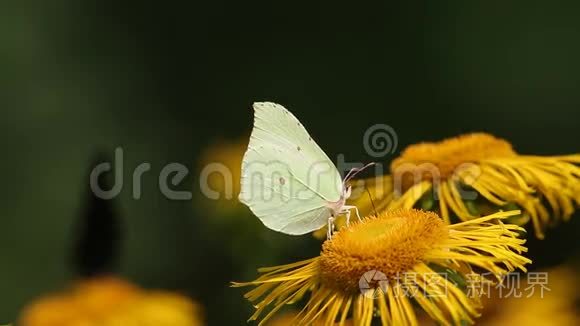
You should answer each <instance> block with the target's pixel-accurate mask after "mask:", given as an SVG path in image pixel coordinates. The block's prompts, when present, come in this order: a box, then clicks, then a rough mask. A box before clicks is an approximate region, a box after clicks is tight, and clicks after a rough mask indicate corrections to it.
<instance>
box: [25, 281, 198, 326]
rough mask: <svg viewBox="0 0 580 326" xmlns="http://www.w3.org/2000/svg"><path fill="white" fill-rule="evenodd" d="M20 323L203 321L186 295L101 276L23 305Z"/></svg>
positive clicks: (176, 324) (189, 325)
mask: <svg viewBox="0 0 580 326" xmlns="http://www.w3.org/2000/svg"><path fill="white" fill-rule="evenodd" d="M19 325H22V326H97V325H99V326H116V325H123V326H141V325H167V326H169V325H171V326H197V325H203V322H202V319H201V311H200V308H199V307H198V306H197V305H196V304H195V303H193V302H192V301H191V300H189V299H188V298H186V297H184V296H181V295H178V294H175V293H171V292H164V291H147V290H144V289H141V288H139V287H137V286H135V285H133V284H131V283H128V282H126V281H124V280H121V279H118V278H114V277H99V278H94V279H89V280H84V281H81V282H79V283H77V284H75V285H74V286H73V287H72V288H71V289H70V290H68V291H64V292H62V293H58V294H52V295H48V296H46V297H44V298H40V299H38V300H36V301H35V302H33V303H32V304H30V305H29V306H27V307H26V308H25V309H24V311H23V312H22V315H21V317H20V323H19Z"/></svg>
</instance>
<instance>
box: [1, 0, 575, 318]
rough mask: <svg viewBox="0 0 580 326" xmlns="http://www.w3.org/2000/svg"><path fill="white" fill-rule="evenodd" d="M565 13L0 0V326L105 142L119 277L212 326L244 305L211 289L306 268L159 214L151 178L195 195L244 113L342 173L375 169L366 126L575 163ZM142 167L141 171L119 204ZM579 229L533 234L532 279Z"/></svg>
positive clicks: (465, 5)
mask: <svg viewBox="0 0 580 326" xmlns="http://www.w3.org/2000/svg"><path fill="white" fill-rule="evenodd" d="M579 14H580V2H577V1H567V2H539V1H538V2H536V1H511V2H493V3H488V2H486V1H476V2H473V1H469V2H462V1H457V2H447V1H436V2H433V1H432V2H422V1H419V2H404V1H397V2H386V1H372V2H362V3H361V2H357V3H356V5H355V3H352V2H351V3H348V4H337V3H336V2H334V1H324V2H318V3H311V2H308V3H307V4H305V5H299V4H297V3H295V2H293V3H292V4H290V3H273V2H272V1H257V2H230V3H226V2H224V1H215V2H203V3H194V2H191V3H188V4H183V3H162V2H154V3H143V2H135V3H134V4H133V5H130V4H129V3H123V4H122V3H120V2H117V1H110V0H104V1H103V0H101V1H72V0H56V1H50V2H40V1H10V0H9V1H3V2H2V3H1V4H0V17H1V19H0V85H1V86H0V93H1V94H0V101H1V102H0V105H1V107H2V113H3V114H2V118H1V119H0V130H1V131H0V132H1V134H0V136H1V137H0V145H1V146H0V151H1V153H2V154H1V155H2V159H1V160H0V168H1V171H2V172H3V173H2V184H3V186H2V187H1V189H0V219H1V220H0V221H1V222H0V232H1V235H0V257H1V259H2V262H1V268H0V270H1V271H0V276H1V277H0V293H2V295H1V296H0V321H2V322H5V321H9V320H14V319H15V318H16V316H17V313H18V311H19V309H20V308H21V307H22V306H23V305H24V304H25V303H26V302H29V301H30V300H31V299H32V298H34V297H37V296H38V295H39V294H42V293H44V292H46V291H51V290H57V289H60V288H62V287H63V286H64V285H65V284H67V282H68V281H70V280H71V278H72V277H73V273H72V270H71V267H70V264H69V261H70V259H69V258H70V255H71V250H72V249H71V245H72V243H73V240H74V238H75V232H76V228H75V225H76V224H77V222H78V219H79V217H80V215H82V211H83V207H84V205H85V203H84V200H85V199H86V197H87V196H86V195H87V192H88V177H87V173H88V171H89V170H90V169H91V167H92V166H91V164H93V161H92V159H93V157H94V156H95V154H96V153H99V152H104V153H106V154H108V155H109V156H113V153H114V149H115V148H116V147H122V148H123V149H124V151H125V160H124V164H125V166H124V172H125V179H124V188H123V191H122V192H121V194H120V196H119V197H118V198H116V199H115V200H114V202H113V205H114V207H115V209H116V211H117V213H118V215H119V216H120V217H121V218H122V221H123V229H124V232H125V233H124V237H125V239H124V242H123V248H122V259H121V266H120V272H121V274H122V275H124V276H126V277H128V278H130V279H131V280H133V281H135V282H137V283H139V284H141V285H143V286H147V287H158V288H167V289H175V290H178V291H182V292H184V293H187V294H189V295H191V296H192V297H193V298H195V299H196V300H198V301H199V302H200V303H202V304H203V305H204V306H205V309H206V314H207V320H208V322H209V323H210V324H212V325H218V324H229V325H237V324H241V323H242V321H244V320H246V319H247V317H248V316H249V313H250V311H251V306H250V304H248V303H247V302H245V301H244V300H243V298H242V296H241V294H242V292H243V290H239V289H230V288H229V287H228V282H229V281H231V280H248V279H250V278H252V277H254V276H255V269H256V268H257V267H260V266H266V265H271V264H282V263H286V262H291V261H293V260H295V259H298V258H306V257H311V256H313V255H315V254H316V253H317V252H318V249H319V247H318V242H317V241H316V240H314V239H312V238H311V237H310V236H308V235H306V236H303V237H290V236H285V235H281V234H274V233H273V232H270V231H267V230H264V228H263V227H262V226H261V224H260V223H259V222H258V221H257V219H256V218H254V217H251V216H250V215H249V214H247V213H241V214H238V215H237V216H229V217H227V218H223V217H218V216H216V215H217V214H216V213H215V212H212V211H211V210H206V209H203V207H201V206H200V205H198V203H197V201H196V200H192V201H170V200H168V199H166V198H165V197H164V196H163V195H162V194H161V193H160V191H159V190H158V186H157V182H158V176H159V171H160V170H161V169H162V167H163V166H164V165H165V164H167V163H170V162H179V163H182V164H184V165H186V166H188V167H189V169H190V174H189V175H188V177H187V179H186V180H185V181H184V182H182V183H181V185H180V186H179V187H178V188H179V189H181V190H190V191H193V192H194V197H195V198H197V197H198V196H199V185H198V184H199V182H198V178H197V175H198V174H199V173H198V169H199V155H200V153H202V151H203V150H204V148H206V147H207V146H209V145H211V144H212V143H213V142H215V141H216V140H218V139H222V140H224V139H225V140H232V141H237V140H238V139H243V138H245V137H247V136H248V135H249V131H250V129H251V124H252V112H251V109H250V106H251V103H252V102H253V101H259V100H270V101H275V102H279V103H281V104H283V105H285V106H286V107H288V108H289V109H290V110H291V111H292V112H293V113H294V114H295V115H296V116H297V117H299V118H300V120H301V121H302V122H303V123H304V125H305V126H306V127H307V128H308V130H309V131H310V133H311V134H312V135H313V137H314V138H315V139H316V140H317V142H318V144H319V145H320V146H321V147H322V148H323V149H324V150H325V151H326V152H327V153H328V154H329V156H330V157H336V156H337V155H338V154H339V153H343V154H345V157H346V159H347V161H351V162H352V161H362V162H365V161H369V160H372V159H373V158H372V157H369V156H368V155H367V154H366V153H365V151H364V148H363V146H362V136H363V133H364V131H365V130H366V129H367V128H368V127H369V126H371V125H373V124H375V123H386V124H388V125H390V126H392V127H393V128H394V129H395V130H396V132H397V134H398V137H399V150H400V149H402V148H403V147H404V146H406V145H407V144H411V143H415V142H418V141H423V140H438V139H441V138H443V137H447V136H454V135H457V134H459V133H463V132H469V131H487V132H491V133H493V134H495V135H497V136H500V137H503V138H506V139H508V140H510V141H511V142H512V143H513V144H514V146H515V148H516V150H517V151H518V152H520V153H529V154H543V155H548V154H565V153H574V152H578V150H579V146H578V145H579V139H580V137H579V136H580V132H579V128H578V121H579V118H580V60H579V58H580V42H579V40H580V19H578V17H579ZM389 159H390V158H389ZM143 162H149V163H151V166H152V169H151V172H149V173H147V174H145V176H144V178H143V193H142V198H141V199H140V200H134V199H132V193H131V190H132V189H131V179H130V177H131V174H132V171H133V169H134V168H135V167H136V166H137V165H138V164H140V163H143ZM200 208H201V209H200ZM579 235H580V222H579V221H578V214H576V218H575V219H573V220H572V222H571V223H569V224H567V226H566V227H561V228H557V229H554V230H552V231H551V232H549V233H548V235H547V239H546V240H544V241H541V242H540V241H537V240H532V241H531V243H530V248H531V249H530V251H531V252H530V255H531V256H532V257H533V258H534V259H535V262H536V263H537V264H536V265H534V266H533V268H541V267H544V266H550V265H554V264H557V263H560V262H564V261H570V260H574V257H576V259H577V257H578V256H579V255H578V253H579V249H580V245H579V242H578V240H577V239H578V236H579ZM576 261H577V260H576Z"/></svg>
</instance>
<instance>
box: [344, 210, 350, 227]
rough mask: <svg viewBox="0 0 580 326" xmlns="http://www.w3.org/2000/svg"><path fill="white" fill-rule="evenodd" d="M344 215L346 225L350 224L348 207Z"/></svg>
mask: <svg viewBox="0 0 580 326" xmlns="http://www.w3.org/2000/svg"><path fill="white" fill-rule="evenodd" d="M344 215H345V216H346V227H349V226H350V211H349V210H348V209H347V210H345V211H344Z"/></svg>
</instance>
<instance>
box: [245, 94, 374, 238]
mask: <svg viewBox="0 0 580 326" xmlns="http://www.w3.org/2000/svg"><path fill="white" fill-rule="evenodd" d="M253 108H254V128H253V130H252V134H251V135H250V142H249V145H248V149H247V151H246V152H245V154H244V157H243V160H242V173H241V190H240V195H239V200H240V202H242V203H244V204H245V205H247V206H248V207H249V208H250V210H251V211H252V212H253V213H254V214H255V215H256V216H257V217H258V218H259V219H260V221H262V223H263V224H264V225H265V226H266V227H268V228H270V229H272V230H275V231H278V232H282V233H285V234H292V235H300V234H305V233H309V232H312V231H315V230H318V229H320V228H322V227H323V226H324V225H325V224H327V225H328V231H327V237H328V238H330V237H331V236H332V232H333V229H334V219H335V218H336V217H337V216H339V215H341V214H344V215H345V216H346V221H347V225H348V222H349V220H350V215H351V210H354V211H355V212H356V215H357V217H358V218H359V219H360V215H359V212H358V209H357V207H356V206H352V205H346V200H347V199H348V198H349V197H350V196H351V192H352V189H351V186H350V185H348V181H349V180H350V179H351V178H352V177H354V176H355V175H356V174H357V173H358V172H360V171H362V170H363V169H364V168H366V167H368V166H370V165H372V164H373V163H370V164H367V165H365V166H364V167H363V168H355V169H351V170H350V171H349V172H348V173H347V174H346V176H345V177H344V178H341V176H340V173H339V171H338V169H337V168H336V166H335V165H334V163H332V161H331V160H330V159H329V158H328V156H327V155H326V154H325V153H324V151H322V149H320V147H319V146H318V144H316V142H315V141H314V140H313V139H312V137H310V135H309V134H308V132H307V131H306V129H305V128H304V126H303V125H302V124H301V123H300V121H298V119H297V118H296V117H295V116H294V115H293V114H292V113H290V112H289V111H288V110H287V109H286V108H284V107H283V106H282V105H279V104H276V103H272V102H257V103H254V105H253Z"/></svg>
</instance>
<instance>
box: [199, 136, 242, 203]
mask: <svg viewBox="0 0 580 326" xmlns="http://www.w3.org/2000/svg"><path fill="white" fill-rule="evenodd" d="M247 147H248V141H247V139H244V140H240V141H236V142H227V141H219V142H216V143H215V144H213V145H211V146H209V147H208V148H207V149H206V150H205V151H204V152H203V153H202V154H201V159H200V165H201V166H200V175H201V180H200V182H201V183H200V186H201V192H202V195H203V196H205V197H206V198H204V199H210V200H211V202H209V203H213V205H210V206H211V208H214V209H216V210H218V211H219V212H222V213H228V212H231V211H235V210H237V209H240V208H241V207H243V206H242V205H241V204H240V202H239V201H238V194H239V193H240V178H241V173H242V172H241V170H242V158H243V156H244V153H245V151H246V149H247ZM212 197H217V198H212ZM204 203H205V204H208V201H204ZM207 206H208V205H204V207H207Z"/></svg>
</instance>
